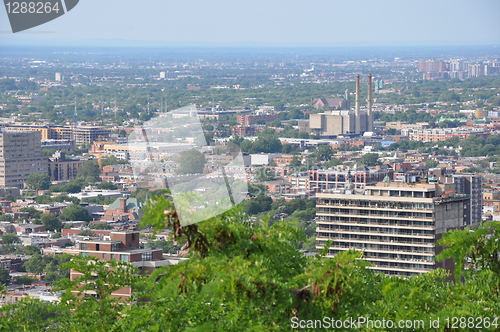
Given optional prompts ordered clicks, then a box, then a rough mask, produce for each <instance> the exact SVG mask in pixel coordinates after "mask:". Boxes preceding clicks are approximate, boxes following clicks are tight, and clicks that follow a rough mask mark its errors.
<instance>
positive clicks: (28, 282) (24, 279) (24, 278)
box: [15, 276, 36, 285]
mask: <svg viewBox="0 0 500 332" xmlns="http://www.w3.org/2000/svg"><path fill="white" fill-rule="evenodd" d="M34 281H36V279H34V278H31V277H28V276H21V277H18V278H17V279H16V281H15V283H16V284H18V285H31V284H32V283H33V282H34Z"/></svg>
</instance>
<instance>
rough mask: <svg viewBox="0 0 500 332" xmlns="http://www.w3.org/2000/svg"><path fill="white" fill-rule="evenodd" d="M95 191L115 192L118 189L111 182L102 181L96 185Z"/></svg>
mask: <svg viewBox="0 0 500 332" xmlns="http://www.w3.org/2000/svg"><path fill="white" fill-rule="evenodd" d="M97 189H104V190H116V189H118V187H117V186H116V184H114V183H113V182H107V181H104V182H101V183H99V184H98V185H97Z"/></svg>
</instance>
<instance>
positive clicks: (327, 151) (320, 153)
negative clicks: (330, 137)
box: [310, 145, 333, 162]
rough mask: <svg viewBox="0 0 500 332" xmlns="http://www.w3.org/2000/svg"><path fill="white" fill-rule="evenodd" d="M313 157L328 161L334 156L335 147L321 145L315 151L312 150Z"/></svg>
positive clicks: (318, 160) (317, 160) (316, 159)
mask: <svg viewBox="0 0 500 332" xmlns="http://www.w3.org/2000/svg"><path fill="white" fill-rule="evenodd" d="M310 156H311V158H313V159H314V160H315V161H316V162H320V161H328V160H330V159H331V158H332V156H333V149H332V147H331V146H330V145H320V146H318V147H317V148H316V149H314V150H313V151H311V155H310Z"/></svg>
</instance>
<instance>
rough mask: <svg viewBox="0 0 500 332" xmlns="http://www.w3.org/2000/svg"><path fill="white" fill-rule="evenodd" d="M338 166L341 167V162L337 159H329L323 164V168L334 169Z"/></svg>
mask: <svg viewBox="0 0 500 332" xmlns="http://www.w3.org/2000/svg"><path fill="white" fill-rule="evenodd" d="M338 165H342V160H340V159H337V158H331V159H330V161H327V162H325V163H323V167H324V168H330V167H335V166H338Z"/></svg>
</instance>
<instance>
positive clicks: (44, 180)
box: [26, 173, 50, 190]
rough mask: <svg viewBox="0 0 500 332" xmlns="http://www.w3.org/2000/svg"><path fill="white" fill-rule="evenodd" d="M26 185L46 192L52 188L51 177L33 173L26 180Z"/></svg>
mask: <svg viewBox="0 0 500 332" xmlns="http://www.w3.org/2000/svg"><path fill="white" fill-rule="evenodd" d="M26 185H27V186H28V188H30V189H34V190H46V189H49V187H50V177H49V175H48V174H42V173H31V174H30V175H28V177H27V178H26Z"/></svg>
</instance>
